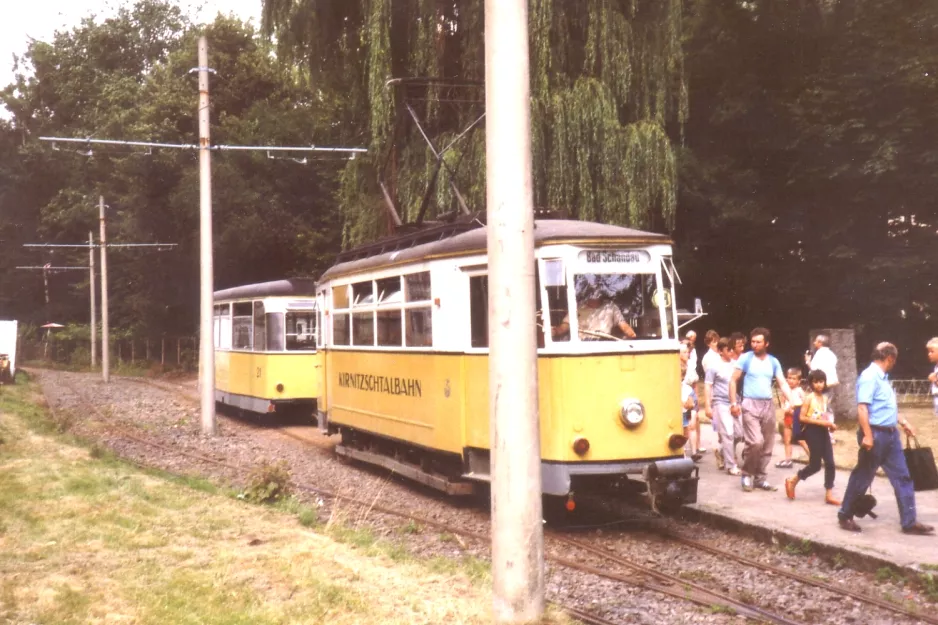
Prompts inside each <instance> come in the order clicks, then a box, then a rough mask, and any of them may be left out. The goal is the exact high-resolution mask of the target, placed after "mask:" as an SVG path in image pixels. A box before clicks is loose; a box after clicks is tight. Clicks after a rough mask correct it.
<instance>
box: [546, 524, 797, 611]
mask: <svg viewBox="0 0 938 625" xmlns="http://www.w3.org/2000/svg"><path fill="white" fill-rule="evenodd" d="M549 535H550V537H551V539H552V540H554V541H556V542H559V543H561V544H565V545H567V546H569V547H572V548H574V549H581V550H583V551H586V552H587V553H591V554H593V555H595V556H598V557H600V558H603V559H605V560H608V561H610V562H615V563H616V564H618V565H620V566H624V567H626V568H628V569H631V570H632V571H633V572H634V573H636V574H637V579H636V578H633V577H625V576H619V575H617V574H614V573H610V572H608V571H604V570H602V569H598V568H595V567H590V566H588V565H583V564H580V563H579V562H577V561H573V560H567V559H566V558H556V557H552V558H551V559H552V560H555V561H558V562H559V563H561V564H563V565H564V566H568V567H571V568H575V569H578V570H582V571H585V572H587V573H592V574H594V575H601V576H602V577H606V578H609V579H617V580H619V581H622V582H625V583H636V584H638V585H640V586H642V587H643V588H647V589H648V590H655V591H658V592H660V593H663V594H666V595H669V596H671V597H676V598H678V599H685V600H687V601H691V602H693V603H697V604H699V605H702V606H713V605H720V606H723V607H725V608H730V609H732V610H734V611H735V612H736V614H738V615H742V616H746V617H748V618H751V619H756V620H758V621H768V622H770V623H775V624H776V625H803V624H802V623H801V622H799V621H793V620H791V619H789V618H786V617H784V616H779V615H778V614H775V613H773V612H769V611H768V610H764V609H762V608H760V607H758V606H755V605H752V604H749V603H746V602H744V601H740V600H738V599H734V598H733V597H731V596H729V595H727V594H724V593H721V592H719V591H716V590H712V589H710V588H707V587H706V586H702V585H700V584H698V583H696V582H692V581H689V580H686V579H681V578H680V577H677V576H675V575H670V574H668V573H663V572H661V571H656V570H654V569H652V568H649V567H647V566H643V565H641V564H636V563H635V562H632V561H631V560H629V559H627V558H623V557H622V556H619V555H617V554H614V553H610V552H609V551H606V550H603V549H600V548H598V547H594V546H592V545H587V544H585V543H583V542H580V541H578V540H575V539H573V538H567V537H566V536H560V535H558V534H555V533H553V532H551V533H550V534H549ZM547 536H548V534H545V538H546V537H547ZM633 580H634V581H633Z"/></svg>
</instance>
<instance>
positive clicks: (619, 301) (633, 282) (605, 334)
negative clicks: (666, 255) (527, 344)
mask: <svg viewBox="0 0 938 625" xmlns="http://www.w3.org/2000/svg"><path fill="white" fill-rule="evenodd" d="M572 287H573V290H574V296H575V301H576V328H574V327H573V326H574V324H573V323H571V316H570V315H569V314H568V313H567V301H568V300H567V293H566V290H567V288H566V287H563V286H555V287H550V288H548V300H549V307H550V310H551V326H552V330H551V334H552V335H553V340H554V341H569V340H570V337H571V335H572V331H573V330H574V329H575V331H576V334H577V336H578V337H579V339H580V340H581V341H615V340H621V339H626V340H635V339H638V340H642V339H659V338H661V336H662V334H661V313H660V311H659V305H660V304H662V303H664V304H665V305H666V303H667V301H670V299H671V298H670V294H667V295H666V296H664V297H660V296H659V295H658V293H659V292H661V291H660V290H659V289H658V284H657V277H656V275H655V274H653V273H583V274H574V276H573V285H572ZM558 317H559V318H558Z"/></svg>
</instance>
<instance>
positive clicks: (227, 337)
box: [214, 304, 231, 349]
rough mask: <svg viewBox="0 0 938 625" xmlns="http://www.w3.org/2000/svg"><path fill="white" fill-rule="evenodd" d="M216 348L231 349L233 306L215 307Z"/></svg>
mask: <svg viewBox="0 0 938 625" xmlns="http://www.w3.org/2000/svg"><path fill="white" fill-rule="evenodd" d="M214 322H215V325H214V328H215V347H217V348H219V349H231V306H230V305H228V304H219V305H218V306H215V318H214Z"/></svg>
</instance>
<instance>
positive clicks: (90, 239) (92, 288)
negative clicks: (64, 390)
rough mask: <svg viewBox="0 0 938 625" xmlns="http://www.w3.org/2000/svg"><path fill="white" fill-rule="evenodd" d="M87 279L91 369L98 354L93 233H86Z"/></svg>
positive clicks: (95, 362) (95, 363)
mask: <svg viewBox="0 0 938 625" xmlns="http://www.w3.org/2000/svg"><path fill="white" fill-rule="evenodd" d="M88 279H89V280H90V281H91V284H90V288H89V290H90V291H91V368H92V369H94V368H95V366H96V365H97V360H98V359H97V354H98V314H97V311H96V310H95V297H96V295H95V292H94V291H95V284H94V282H95V280H94V233H93V232H89V233H88Z"/></svg>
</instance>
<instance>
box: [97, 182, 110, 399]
mask: <svg viewBox="0 0 938 625" xmlns="http://www.w3.org/2000/svg"><path fill="white" fill-rule="evenodd" d="M98 219H99V220H100V222H101V233H100V234H99V235H98V238H99V239H100V240H101V379H103V380H104V381H105V382H106V383H107V382H110V381H111V356H110V345H109V344H108V341H109V340H110V336H109V335H108V318H107V227H106V221H105V216H104V196H103V195H102V196H99V197H98Z"/></svg>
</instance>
